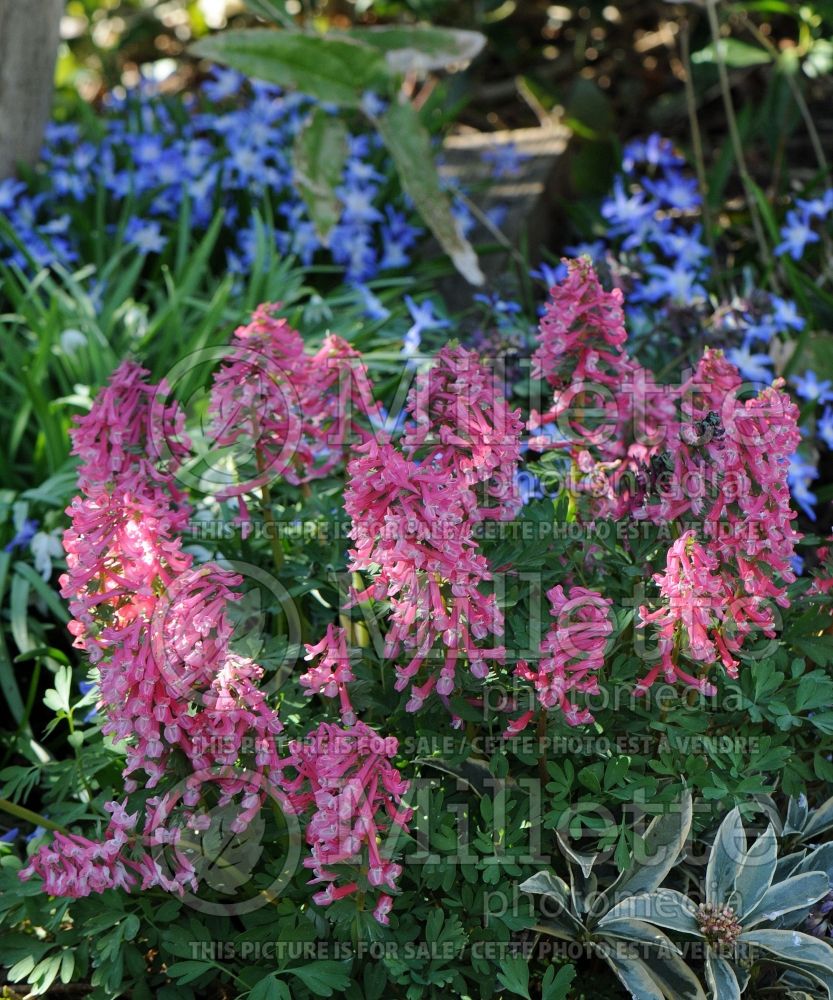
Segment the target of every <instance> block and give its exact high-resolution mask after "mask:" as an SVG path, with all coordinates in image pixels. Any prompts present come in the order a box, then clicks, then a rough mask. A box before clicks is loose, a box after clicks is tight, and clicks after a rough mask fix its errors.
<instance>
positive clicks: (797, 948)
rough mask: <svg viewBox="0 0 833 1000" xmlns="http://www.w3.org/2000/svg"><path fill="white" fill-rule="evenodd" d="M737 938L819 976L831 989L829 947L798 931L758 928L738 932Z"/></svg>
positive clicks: (832, 955)
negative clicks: (738, 936) (739, 933)
mask: <svg viewBox="0 0 833 1000" xmlns="http://www.w3.org/2000/svg"><path fill="white" fill-rule="evenodd" d="M739 940H740V941H742V942H743V943H744V944H751V945H754V946H755V947H757V948H761V949H762V950H763V951H765V952H767V953H768V954H769V955H774V956H775V958H780V959H781V960H782V961H784V962H786V963H787V964H789V965H792V966H794V967H797V968H799V969H800V970H801V972H802V974H805V975H810V976H814V977H816V978H817V979H820V980H821V982H823V983H824V984H825V985H826V986H827V989H828V993H830V992H831V987H832V986H833V948H831V947H830V945H829V944H827V943H826V942H824V941H820V940H819V939H818V938H815V937H812V936H811V935H810V934H804V933H802V932H801V931H792V930H789V931H779V930H759V931H749V932H748V933H743V934H741V936H740V938H739Z"/></svg>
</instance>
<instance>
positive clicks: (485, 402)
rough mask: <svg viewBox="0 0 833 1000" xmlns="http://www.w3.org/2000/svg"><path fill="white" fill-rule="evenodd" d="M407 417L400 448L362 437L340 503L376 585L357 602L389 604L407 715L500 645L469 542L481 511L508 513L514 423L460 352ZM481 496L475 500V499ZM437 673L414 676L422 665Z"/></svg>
mask: <svg viewBox="0 0 833 1000" xmlns="http://www.w3.org/2000/svg"><path fill="white" fill-rule="evenodd" d="M407 410H408V412H409V413H410V414H411V416H412V417H413V418H414V421H415V423H414V424H413V425H411V426H410V427H409V428H408V429H407V432H406V435H405V437H404V440H403V444H404V447H405V449H406V454H405V455H403V454H402V453H401V452H400V451H398V450H397V449H396V448H395V447H394V446H393V445H392V444H390V443H389V442H382V443H379V442H378V441H376V440H370V441H368V442H366V443H365V444H364V445H362V446H360V447H359V448H357V449H356V451H357V456H356V457H355V458H354V459H353V460H352V461H351V462H350V464H349V466H348V477H349V481H348V486H347V489H346V491H345V495H344V508H345V510H346V511H347V513H348V514H349V515H350V518H351V520H352V526H351V529H350V537H351V539H352V540H353V542H354V548H353V549H352V550H351V552H350V558H351V563H350V569H351V570H352V571H353V572H363V571H368V570H369V571H370V572H372V573H374V574H376V575H375V579H374V582H373V583H372V584H371V585H370V586H369V587H368V588H367V589H366V590H365V591H364V592H363V593H360V594H355V595H354V600H356V601H363V600H366V599H368V598H371V597H372V598H374V599H376V600H387V601H388V602H389V603H390V616H389V621H390V628H389V631H388V635H387V638H386V649H385V654H386V656H388V657H391V658H396V659H397V660H398V663H397V666H396V675H397V679H396V689H397V690H398V691H401V690H404V689H405V688H406V687H407V686H408V685H409V684H410V698H409V700H408V703H407V710H408V711H410V712H415V711H417V710H418V709H419V708H420V707H421V706H422V704H423V703H424V701H425V700H426V699H427V698H428V696H429V695H430V694H431V693H432V692H433V691H436V693H437V694H438V695H439V696H440V698H441V699H447V698H448V696H449V695H450V694H452V692H453V691H454V690H455V688H456V687H457V686H458V684H459V678H458V674H457V671H458V667H459V666H460V664H461V663H467V664H468V668H469V671H470V673H471V674H472V676H474V677H475V678H477V679H479V680H482V679H483V678H484V677H485V676H486V675H487V673H488V669H489V668H488V661H490V660H495V661H498V662H500V661H501V660H502V659H503V656H504V650H503V647H502V646H496V645H489V646H487V645H484V640H486V639H488V637H489V636H500V635H502V633H503V616H502V615H501V612H500V609H499V608H498V606H497V602H496V601H495V597H494V594H487V593H483V592H482V590H481V587H482V585H483V584H485V583H488V582H489V581H490V580H491V572H490V569H489V566H488V564H487V562H486V560H485V558H484V557H483V556H482V555H481V554H480V552H479V549H478V545H477V542H476V540H475V538H474V525H475V524H477V523H478V522H479V521H481V520H483V519H484V518H492V517H494V518H506V517H509V516H513V513H514V511H515V509H516V506H515V505H516V503H517V502H518V498H517V496H516V495H515V493H514V477H515V469H516V466H517V460H518V455H519V439H520V432H521V423H520V420H519V419H518V415H517V414H513V413H510V411H509V410H508V408H507V406H506V404H505V402H504V401H503V399H502V398H501V397H500V396H499V394H498V393H497V392H496V390H495V388H494V386H493V384H492V380H491V379H490V378H489V375H488V372H487V371H486V369H485V368H483V366H482V365H480V364H479V363H478V362H477V361H476V359H475V357H474V355H473V354H472V353H471V352H469V351H465V350H463V349H462V348H452V347H449V348H444V349H443V350H441V351H440V352H439V356H438V362H437V368H436V371H435V372H432V373H431V375H429V376H427V377H426V378H424V379H422V380H421V381H419V382H418V383H417V385H416V387H414V388H413V389H412V390H411V393H410V394H409V397H408V401H407ZM481 494H482V495H481ZM432 663H434V664H437V665H439V672H435V671H434V672H431V673H430V674H429V676H428V677H427V678H425V677H422V678H420V676H419V675H420V671H421V670H422V668H423V667H424V666H426V665H430V664H432Z"/></svg>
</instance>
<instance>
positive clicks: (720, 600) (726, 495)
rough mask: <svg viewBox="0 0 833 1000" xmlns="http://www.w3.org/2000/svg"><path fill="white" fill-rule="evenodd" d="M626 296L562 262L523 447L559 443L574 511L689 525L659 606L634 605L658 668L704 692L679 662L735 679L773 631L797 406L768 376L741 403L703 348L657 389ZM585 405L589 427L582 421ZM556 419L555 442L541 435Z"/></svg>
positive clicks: (734, 382) (784, 578) (729, 372)
mask: <svg viewBox="0 0 833 1000" xmlns="http://www.w3.org/2000/svg"><path fill="white" fill-rule="evenodd" d="M621 303H622V296H621V293H620V292H619V291H618V290H614V291H612V292H605V291H604V290H603V289H602V287H601V285H600V284H599V281H598V279H597V277H596V275H595V274H594V272H593V269H592V265H591V264H590V262H589V261H587V260H581V261H571V262H568V276H567V278H566V279H565V281H564V282H563V283H562V284H561V285H559V286H557V287H555V288H553V289H552V291H551V302H550V304H549V306H548V308H547V310H546V312H545V315H544V318H543V320H542V322H541V335H540V346H539V348H538V350H537V351H536V353H535V364H536V373H537V374H538V375H544V376H545V377H546V378H547V380H548V381H549V382H550V384H551V385H552V386H553V387H554V389H555V396H554V400H553V405H552V408H551V409H550V411H548V412H547V413H546V414H544V415H543V416H538V415H537V414H533V417H532V420H531V421H530V429H531V430H532V432H533V434H534V435H537V436H534V437H533V438H532V440H531V442H530V443H531V446H532V447H533V448H537V449H539V450H546V449H548V448H551V447H558V448H559V449H561V450H562V451H563V453H564V455H565V460H566V459H569V462H570V464H571V468H572V470H573V473H574V475H573V477H571V480H570V483H571V487H572V488H573V489H574V490H575V493H576V497H575V499H576V500H577V501H578V500H581V502H576V503H575V505H574V509H575V511H576V514H577V516H578V517H579V518H580V519H582V520H584V521H587V522H590V523H592V522H593V521H594V520H596V519H598V518H606V517H617V518H621V517H632V518H635V519H637V520H642V521H648V522H653V523H667V522H679V521H681V520H682V519H685V518H688V519H691V518H693V519H695V521H696V522H697V524H698V527H697V530H696V531H689V532H687V533H686V534H685V535H684V537H683V538H680V539H678V540H677V542H676V543H675V544H674V545H673V546H672V548H671V550H670V551H669V553H668V563H667V567H666V572H665V574H663V575H658V576H657V577H656V580H657V582H658V584H659V586H660V590H661V601H662V607H660V608H659V609H657V610H655V611H648V610H647V609H645V608H643V609H642V610H641V617H642V624H643V625H646V624H651V625H654V626H655V627H656V628H657V631H658V640H659V646H660V652H661V660H660V662H659V663H658V664H656V665H655V666H654V668H652V669H651V670H650V671H649V673H648V675H647V676H646V677H645V678H643V679H642V680H641V681H640V682H639V684H638V686H637V691H640V692H644V691H646V690H647V689H648V687H650V685H651V683H653V681H654V680H655V679H656V677H657V676H659V674H660V673H662V674H663V675H664V676H665V677H666V678H667V679H669V680H671V679H679V680H682V681H683V682H684V683H686V684H693V685H696V686H697V687H698V688H700V689H702V690H704V691H713V690H714V689H713V685H711V684H710V682H709V681H708V680H707V679H706V677H705V674H703V675H702V676H700V677H698V678H694V677H693V676H692V675H691V673H690V672H689V671H687V670H686V669H685V668H684V666H683V662H682V661H683V660H684V659H688V660H690V661H692V662H694V663H697V664H700V665H701V670H702V669H703V665H707V664H709V663H714V662H720V663H722V665H723V667H724V669H725V670H726V671H727V672H728V673H729V674H730V675H731V676H734V674H735V672H736V670H737V666H738V660H737V655H736V654H737V653H738V652H739V650H740V649H741V648H742V645H743V642H744V640H745V638H746V637H747V636H749V635H750V633H752V632H753V630H760V631H762V632H763V633H764V634H765V635H767V636H771V635H774V631H773V630H774V611H773V608H772V604H773V603H775V604H779V605H781V606H786V603H787V596H786V587H787V585H788V584H789V583H791V582H792V581H793V580H794V579H795V577H794V574H793V572H792V569H791V566H790V560H791V558H792V556H793V554H794V546H795V542H796V541H797V540H798V537H799V536H798V534H797V532H796V531H795V530H794V529H793V527H792V520H793V519H794V517H795V516H796V515H795V513H794V512H793V511H792V510H791V509H790V498H789V489H788V486H787V471H788V465H789V456H790V455H791V454H792V453H793V452H794V451H795V449H796V447H797V445H798V442H799V440H800V437H799V431H798V410H797V408H796V407H795V405H794V404H793V403H792V401H791V400H790V398H789V396H788V395H787V394H786V393H785V392H783V388H782V387H783V383H782V382H780V381H779V382H776V383H775V384H774V385H773V386H772V387H770V388H768V389H766V390H764V391H763V392H762V393H760V394H759V395H758V396H757V397H755V398H752V399H746V400H742V399H741V398H739V396H740V393H741V389H742V384H741V378H740V375H739V373H738V371H737V369H736V368H735V367H734V366H733V365H732V364H730V363H729V361H728V360H727V359H726V358H725V356H724V355H723V354H722V352H720V351H715V350H711V349H707V350H706V352H705V353H704V355H703V357H702V358H701V360H700V362H699V364H698V366H697V368H696V370H695V371H694V372H693V373H691V374H690V376H689V377H688V378H687V379H684V380H683V381H682V382H681V384H679V385H676V386H662V385H657V384H656V383H655V381H654V380H653V376H651V375H650V373H649V372H647V371H646V370H645V369H643V368H641V366H639V365H638V364H637V363H635V362H633V361H632V360H631V359H629V358H628V357H627V355H626V353H625V330H624V317H623V314H622V308H621ZM588 413H589V414H592V416H593V421H592V424H588V423H587V420H588V419H589V418H588V416H587V415H588ZM554 421H557V422H558V427H559V435H557V436H556V439H555V440H553V439H552V438H551V437H548V436H547V435H545V434H544V433H542V431H543V430H544V429H545V428H546V426H547V424H548V423H552V422H554Z"/></svg>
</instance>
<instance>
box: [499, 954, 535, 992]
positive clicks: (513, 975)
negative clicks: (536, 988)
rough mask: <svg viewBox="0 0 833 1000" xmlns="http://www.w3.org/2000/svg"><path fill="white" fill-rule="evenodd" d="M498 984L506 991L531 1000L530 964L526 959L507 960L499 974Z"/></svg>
mask: <svg viewBox="0 0 833 1000" xmlns="http://www.w3.org/2000/svg"><path fill="white" fill-rule="evenodd" d="M497 978H498V982H499V983H500V984H501V986H503V987H504V989H507V990H509V992H510V993H514V994H516V995H517V996H520V997H526V998H527V1000H531V997H530V995H529V963H528V962H527V960H526V959H525V958H520V957H517V958H507V959H504V961H503V964H502V965H501V971H500V972H499V973H498V974H497Z"/></svg>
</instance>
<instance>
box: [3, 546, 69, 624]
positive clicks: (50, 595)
mask: <svg viewBox="0 0 833 1000" xmlns="http://www.w3.org/2000/svg"><path fill="white" fill-rule="evenodd" d="M14 570H15V573H20V575H21V576H25V577H26V579H27V580H28V581H29V583H30V584H31V585H32V586H33V587H34V588H35V590H36V591H37V592H38V593H39V594H40V596H41V597H42V598H43V601H44V603H45V604H47V605H48V606H49V610H50V611H51V612H52V614H53V615H55V617H56V618H57V619H58V621H61V622H63V623H64V624H65V625H66V623H67V622H68V621H69V612H68V611H67V609H66V606H65V605H64V603H63V601H62V600H61V599H60V597H58V595H57V594H56V593H55V591H54V590H53V589H52V588H51V587H50V586H49V584H48V583H47V582H46V581H45V580H44V578H43V577H42V576H41V575H40V573H37V572H36V571H35V570H34V568H33V567H32V566H30V565H29V564H28V563H25V562H16V563H15V564H14Z"/></svg>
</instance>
